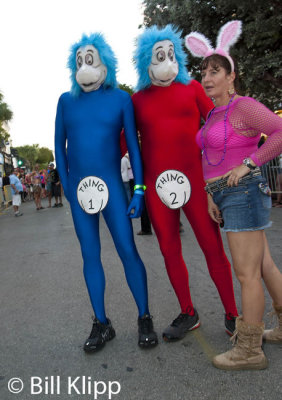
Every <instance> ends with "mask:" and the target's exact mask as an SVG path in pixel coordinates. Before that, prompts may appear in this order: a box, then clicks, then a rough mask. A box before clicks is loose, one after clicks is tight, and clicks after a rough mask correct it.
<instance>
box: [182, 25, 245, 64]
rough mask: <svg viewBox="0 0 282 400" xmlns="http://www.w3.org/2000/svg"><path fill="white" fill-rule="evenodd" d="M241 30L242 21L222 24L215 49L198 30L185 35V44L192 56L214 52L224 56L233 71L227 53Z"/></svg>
mask: <svg viewBox="0 0 282 400" xmlns="http://www.w3.org/2000/svg"><path fill="white" fill-rule="evenodd" d="M241 32H242V22H241V21H238V20H237V21H230V22H227V23H226V24H225V25H223V26H222V27H221V29H220V31H219V32H218V35H217V39H216V49H214V48H213V47H212V45H211V43H210V41H209V39H207V38H206V37H205V36H204V35H202V34H201V33H198V32H191V33H189V35H187V36H185V46H186V47H187V49H188V50H189V51H190V52H191V53H192V55H193V56H194V57H203V58H206V57H208V56H210V55H212V54H214V53H215V54H219V55H221V56H224V57H226V58H227V59H228V60H229V62H230V64H231V70H232V71H234V62H233V60H232V58H231V57H230V55H229V49H230V47H231V46H233V44H235V43H236V42H237V40H238V38H239V36H240V35H241Z"/></svg>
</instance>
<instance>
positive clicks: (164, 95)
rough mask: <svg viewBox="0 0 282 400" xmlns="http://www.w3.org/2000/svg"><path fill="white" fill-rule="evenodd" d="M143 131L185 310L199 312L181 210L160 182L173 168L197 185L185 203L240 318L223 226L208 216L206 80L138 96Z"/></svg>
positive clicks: (169, 260) (229, 310) (228, 304)
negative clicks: (202, 140)
mask: <svg viewBox="0 0 282 400" xmlns="http://www.w3.org/2000/svg"><path fill="white" fill-rule="evenodd" d="M132 100H133V104H134V107H135V117H136V123H137V128H138V130H139V131H140V134H141V151H142V158H143V165H144V179H145V185H146V186H147V190H146V204H147V208H148V211H149V215H150V218H151V221H152V224H153V227H154V230H155V233H156V235H157V238H158V241H159V245H160V249H161V252H162V254H163V256H164V260H165V265H166V269H167V273H168V276H169V279H170V282H171V284H172V286H173V288H174V290H175V293H176V295H177V298H178V300H179V303H180V307H181V311H182V312H183V313H189V314H193V312H194V311H193V303H192V300H191V296H190V290H189V278H188V271H187V268H186V265H185V263H184V260H183V256H182V249H181V240H180V234H179V220H180V209H176V210H173V209H170V208H168V207H167V206H166V205H165V204H163V202H162V201H161V200H160V198H159V197H158V194H157V192H156V189H155V183H156V179H157V178H158V176H159V175H160V174H161V173H162V172H163V171H166V170H168V169H174V170H178V171H181V172H183V173H184V174H185V175H186V176H187V177H188V179H189V181H190V184H191V196H190V199H189V201H188V203H187V204H186V205H185V206H183V207H182V209H183V211H184V213H185V215H186V217H187V219H188V220H189V222H190V224H191V227H192V229H193V231H194V233H195V236H196V238H197V240H198V243H199V245H200V247H201V249H202V251H203V252H204V255H205V257H206V261H207V265H208V269H209V273H210V275H211V278H212V279H213V281H214V283H215V285H216V287H217V289H218V292H219V294H220V297H221V301H222V303H223V305H224V308H225V312H226V314H227V315H232V316H237V315H238V313H237V308H236V304H235V299H234V292H233V283H232V275H231V267H230V263H229V261H228V259H227V257H226V255H225V253H224V249H223V244H222V240H221V236H220V232H219V228H218V225H217V224H216V223H215V222H213V221H212V219H211V218H210V216H209V214H208V205H207V195H206V193H205V191H204V186H205V183H204V179H203V172H202V166H201V152H200V150H199V147H198V146H197V144H196V141H195V137H196V133H197V131H198V129H199V126H200V119H201V117H203V118H206V116H207V113H208V112H209V110H210V109H211V108H212V107H213V104H212V102H211V100H210V99H209V98H208V97H207V96H206V95H205V93H204V90H203V88H202V86H201V85H200V83H198V82H197V81H191V82H190V83H189V84H188V85H184V84H182V83H175V82H173V83H172V84H171V85H170V86H168V87H160V86H154V85H152V86H150V87H149V88H148V89H145V90H141V91H139V92H138V93H136V94H134V95H133V97H132Z"/></svg>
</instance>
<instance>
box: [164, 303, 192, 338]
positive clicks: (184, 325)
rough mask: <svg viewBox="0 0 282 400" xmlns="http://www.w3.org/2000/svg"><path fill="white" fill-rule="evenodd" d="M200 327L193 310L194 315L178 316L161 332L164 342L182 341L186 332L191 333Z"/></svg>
mask: <svg viewBox="0 0 282 400" xmlns="http://www.w3.org/2000/svg"><path fill="white" fill-rule="evenodd" d="M199 326H200V320H199V315H198V313H197V310H196V309H195V308H194V315H189V314H182V313H181V314H179V315H178V317H177V318H176V319H175V320H174V321H173V322H172V324H171V325H169V326H168V327H167V328H166V329H165V330H164V332H163V339H164V340H165V341H166V342H173V341H175V340H179V339H183V338H184V336H185V335H186V333H187V332H189V331H193V330H194V329H197V328H198V327H199Z"/></svg>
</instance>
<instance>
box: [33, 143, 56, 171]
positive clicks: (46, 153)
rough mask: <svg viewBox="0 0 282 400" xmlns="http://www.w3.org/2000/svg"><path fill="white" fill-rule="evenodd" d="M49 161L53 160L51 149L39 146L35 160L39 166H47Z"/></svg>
mask: <svg viewBox="0 0 282 400" xmlns="http://www.w3.org/2000/svg"><path fill="white" fill-rule="evenodd" d="M51 161H54V156H53V152H52V150H50V149H48V148H47V147H40V148H39V149H38V152H37V159H36V162H37V163H38V164H40V165H41V167H47V165H48V164H49V163H50V162H51Z"/></svg>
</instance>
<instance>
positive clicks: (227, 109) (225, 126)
mask: <svg viewBox="0 0 282 400" xmlns="http://www.w3.org/2000/svg"><path fill="white" fill-rule="evenodd" d="M235 96H236V93H234V94H233V96H232V97H231V99H230V100H229V102H228V104H227V107H226V111H225V113H224V118H223V121H224V147H223V155H222V157H221V159H220V160H219V162H218V163H217V164H213V163H211V162H210V160H209V158H208V154H207V150H206V148H205V142H204V131H205V128H206V126H207V124H208V122H209V120H210V119H211V117H212V115H213V113H214V110H215V108H216V107H214V108H213V109H212V110H211V112H210V114H209V116H208V119H207V120H206V122H205V125H204V126H203V127H202V130H201V142H202V149H203V154H204V155H205V157H206V160H207V162H208V164H209V165H212V166H213V167H217V166H218V165H219V164H221V163H222V161H223V160H224V158H225V153H226V145H227V123H226V121H227V115H228V111H229V108H230V104H231V103H232V101H233V99H234V97H235Z"/></svg>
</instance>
